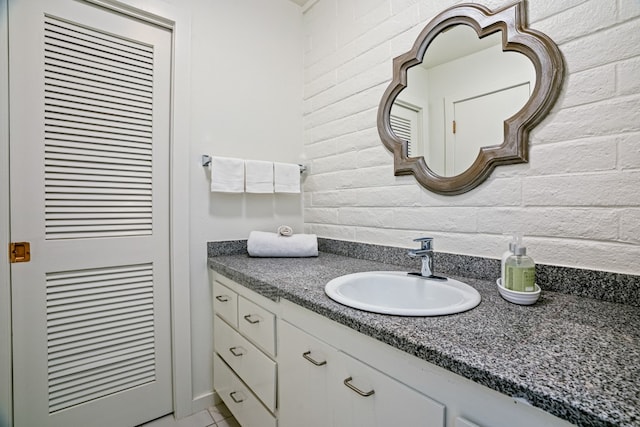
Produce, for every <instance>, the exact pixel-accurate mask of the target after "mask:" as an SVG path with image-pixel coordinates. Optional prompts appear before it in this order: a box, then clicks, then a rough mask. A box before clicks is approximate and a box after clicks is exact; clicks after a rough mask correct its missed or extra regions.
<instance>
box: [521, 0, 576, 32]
mask: <svg viewBox="0 0 640 427" xmlns="http://www.w3.org/2000/svg"><path fill="white" fill-rule="evenodd" d="M584 1H585V0H562V1H536V2H531V3H528V4H527V10H528V12H529V13H528V18H529V22H530V23H532V24H531V27H532V28H536V25H537V24H538V21H540V20H542V19H544V18H547V17H549V16H551V15H555V14H557V13H560V12H562V11H563V10H566V9H570V8H572V7H575V6H578V5H580V4H581V3H584Z"/></svg>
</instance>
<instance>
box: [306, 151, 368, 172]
mask: <svg viewBox="0 0 640 427" xmlns="http://www.w3.org/2000/svg"><path fill="white" fill-rule="evenodd" d="M357 155H358V153H356V152H349V153H343V154H338V155H336V156H330V157H323V158H321V159H315V160H313V162H312V164H313V173H314V174H319V173H324V172H333V171H337V170H345V169H351V168H353V165H355V164H356V160H357Z"/></svg>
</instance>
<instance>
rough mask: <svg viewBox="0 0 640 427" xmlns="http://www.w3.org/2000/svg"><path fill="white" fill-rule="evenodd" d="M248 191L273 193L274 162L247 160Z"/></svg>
mask: <svg viewBox="0 0 640 427" xmlns="http://www.w3.org/2000/svg"><path fill="white" fill-rule="evenodd" d="M244 169H245V183H246V187H245V188H246V192H247V193H273V162H263V161H261V160H245V162H244Z"/></svg>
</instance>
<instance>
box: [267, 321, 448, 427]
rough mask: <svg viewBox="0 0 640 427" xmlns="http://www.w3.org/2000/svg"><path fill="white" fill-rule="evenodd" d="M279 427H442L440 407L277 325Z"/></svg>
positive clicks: (284, 325) (306, 336) (290, 328)
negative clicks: (395, 426)
mask: <svg viewBox="0 0 640 427" xmlns="http://www.w3.org/2000/svg"><path fill="white" fill-rule="evenodd" d="M278 330H279V338H280V346H279V348H280V357H279V359H278V360H279V367H280V374H279V388H280V419H279V422H280V426H281V427H296V426H311V427H313V426H316V427H328V426H336V427H365V426H366V427H377V426H379V427H383V426H384V427H386V426H390V425H394V424H395V425H401V426H415V427H418V426H424V427H437V426H441V427H442V426H444V409H445V408H444V406H443V405H441V404H439V403H437V402H435V401H433V400H431V399H429V398H428V397H427V396H425V395H423V394H421V393H418V392H417V391H415V390H413V389H411V388H409V387H407V386H405V385H404V384H401V383H399V382H397V381H395V380H394V379H392V378H390V377H388V376H387V375H385V374H383V373H381V372H379V371H377V370H375V369H374V368H372V367H371V366H368V365H367V364H365V363H362V362H360V361H359V360H356V359H354V358H353V357H351V356H349V355H347V354H345V353H343V352H341V351H338V350H337V349H335V348H334V347H332V346H330V345H328V344H326V343H324V342H322V341H320V340H318V339H316V338H314V337H312V336H311V335H309V334H307V333H305V332H303V331H301V330H300V329H298V328H296V327H295V326H293V325H291V324H289V323H287V322H284V321H282V322H279V328H278Z"/></svg>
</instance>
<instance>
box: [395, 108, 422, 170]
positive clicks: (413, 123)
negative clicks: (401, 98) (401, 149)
mask: <svg viewBox="0 0 640 427" xmlns="http://www.w3.org/2000/svg"><path fill="white" fill-rule="evenodd" d="M419 113H420V111H419V110H418V109H416V108H412V107H411V106H410V105H406V104H404V103H402V104H400V103H396V105H394V107H393V111H392V112H391V115H390V123H391V130H393V133H395V134H396V136H397V137H398V138H399V139H400V140H401V141H407V156H409V157H413V156H414V155H415V154H416V153H418V152H419V147H417V146H416V145H417V144H418V142H419V141H420V133H419V123H420V115H419Z"/></svg>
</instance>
